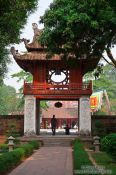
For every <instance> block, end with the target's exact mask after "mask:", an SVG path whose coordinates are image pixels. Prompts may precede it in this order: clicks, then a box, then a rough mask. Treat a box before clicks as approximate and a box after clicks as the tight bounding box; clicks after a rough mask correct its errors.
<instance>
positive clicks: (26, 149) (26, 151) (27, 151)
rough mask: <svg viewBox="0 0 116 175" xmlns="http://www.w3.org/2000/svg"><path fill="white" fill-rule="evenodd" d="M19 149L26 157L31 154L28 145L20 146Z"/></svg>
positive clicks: (31, 148)
mask: <svg viewBox="0 0 116 175" xmlns="http://www.w3.org/2000/svg"><path fill="white" fill-rule="evenodd" d="M20 148H23V150H24V153H25V156H26V157H28V156H29V155H30V154H32V153H33V146H32V145H31V144H29V143H27V144H24V145H21V146H20Z"/></svg>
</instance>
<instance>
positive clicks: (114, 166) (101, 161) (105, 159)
mask: <svg viewBox="0 0 116 175" xmlns="http://www.w3.org/2000/svg"><path fill="white" fill-rule="evenodd" d="M92 156H93V158H94V159H95V161H96V163H97V164H98V165H100V166H103V167H104V169H105V170H110V171H111V173H110V172H109V174H111V175H116V162H114V160H113V159H112V158H111V157H110V156H109V155H108V154H107V153H105V152H100V153H94V154H92ZM106 174H107V175H108V173H107V172H106Z"/></svg>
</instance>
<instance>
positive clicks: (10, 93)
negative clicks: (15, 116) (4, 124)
mask: <svg viewBox="0 0 116 175" xmlns="http://www.w3.org/2000/svg"><path fill="white" fill-rule="evenodd" d="M20 101H21V99H20V98H18V97H17V94H16V90H15V89H14V88H13V87H11V86H6V85H4V84H3V85H2V86H0V115H8V114H9V113H13V112H17V111H20V110H21V111H23V108H20V109H19V104H20Z"/></svg>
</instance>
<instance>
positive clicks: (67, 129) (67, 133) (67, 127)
mask: <svg viewBox="0 0 116 175" xmlns="http://www.w3.org/2000/svg"><path fill="white" fill-rule="evenodd" d="M64 129H65V134H66V135H69V134H70V132H69V129H70V128H69V126H68V125H66V127H65V128H64Z"/></svg>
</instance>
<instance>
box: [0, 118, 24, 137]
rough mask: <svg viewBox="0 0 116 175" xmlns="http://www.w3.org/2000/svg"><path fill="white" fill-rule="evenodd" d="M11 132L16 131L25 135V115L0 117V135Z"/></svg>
mask: <svg viewBox="0 0 116 175" xmlns="http://www.w3.org/2000/svg"><path fill="white" fill-rule="evenodd" d="M11 131H14V132H15V131H16V132H17V133H20V134H21V135H23V133H24V116H23V115H0V135H6V134H7V133H9V132H11Z"/></svg>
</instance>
